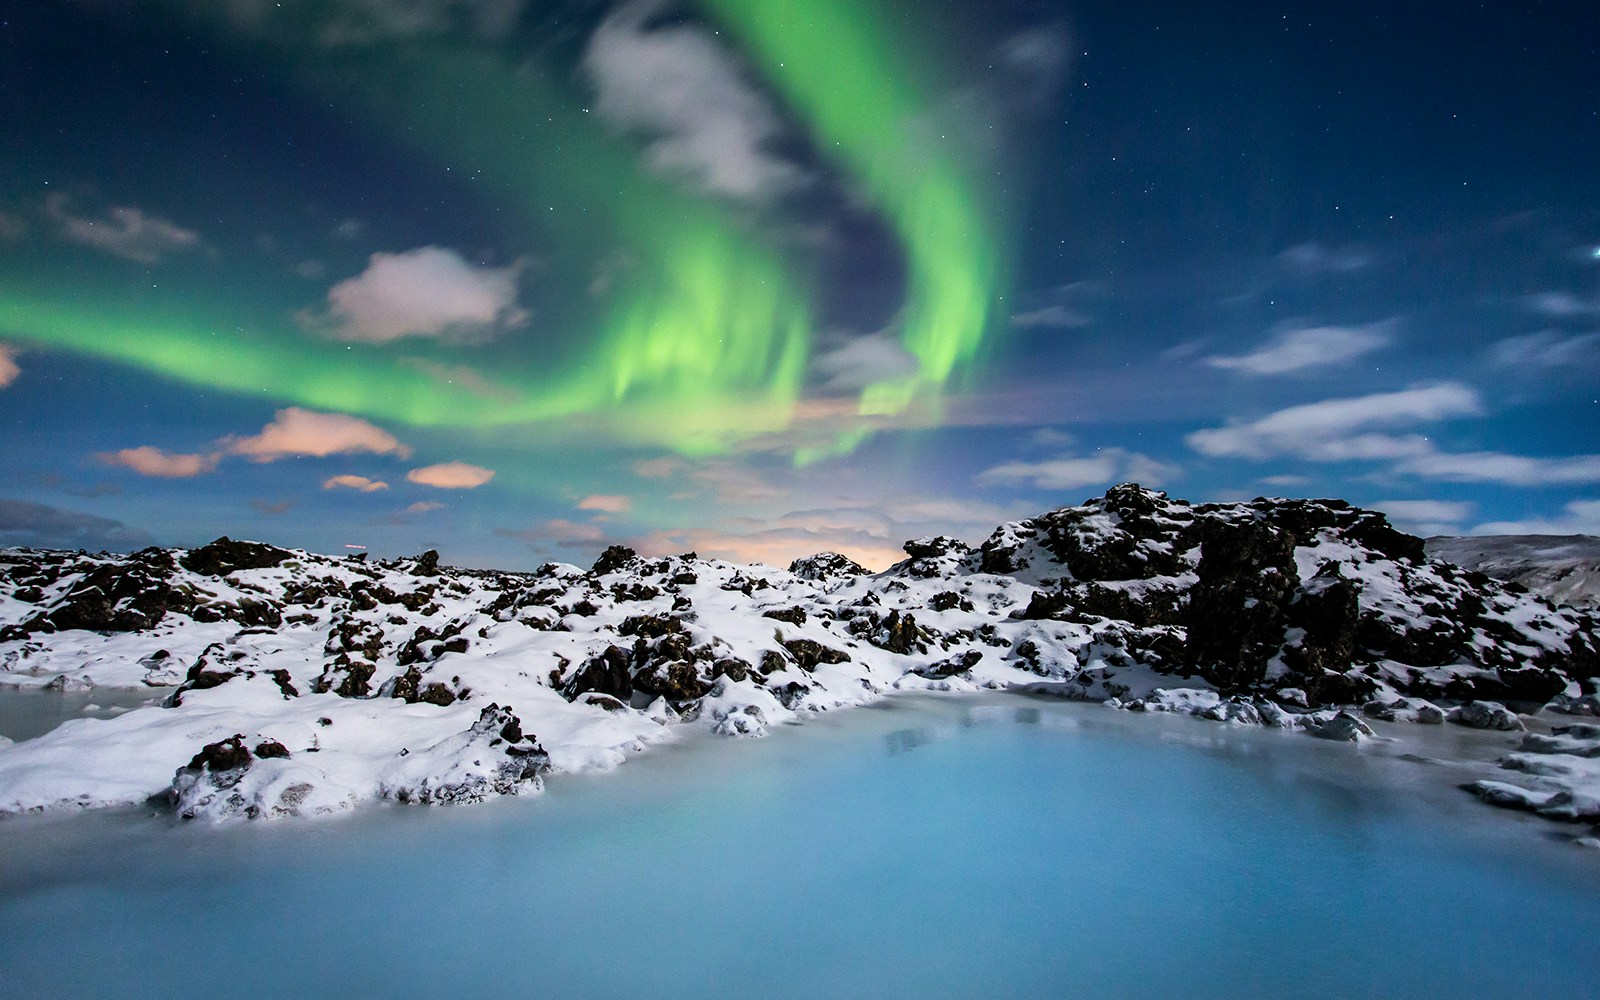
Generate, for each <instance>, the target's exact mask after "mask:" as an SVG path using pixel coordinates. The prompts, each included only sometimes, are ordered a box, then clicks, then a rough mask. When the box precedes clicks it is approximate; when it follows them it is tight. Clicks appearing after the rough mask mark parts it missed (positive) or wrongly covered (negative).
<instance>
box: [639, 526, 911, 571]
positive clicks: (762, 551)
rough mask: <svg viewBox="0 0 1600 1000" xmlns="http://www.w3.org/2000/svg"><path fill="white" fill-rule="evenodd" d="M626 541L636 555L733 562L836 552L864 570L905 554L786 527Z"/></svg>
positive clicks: (882, 544) (670, 533)
mask: <svg viewBox="0 0 1600 1000" xmlns="http://www.w3.org/2000/svg"><path fill="white" fill-rule="evenodd" d="M627 543H628V544H629V545H631V546H632V547H633V548H634V549H635V550H636V551H638V553H639V554H640V555H644V556H652V557H656V556H668V555H676V554H677V553H680V552H694V553H696V554H698V555H699V556H701V557H702V558H706V559H726V560H727V561H728V562H733V563H746V564H748V563H763V564H765V565H768V566H787V565H789V563H791V562H793V561H794V560H796V559H799V558H801V557H803V556H810V555H815V554H817V553H818V552H838V553H841V554H843V555H845V556H848V557H849V558H851V559H854V560H855V561H856V562H858V563H860V564H861V565H863V566H865V567H867V568H868V569H873V570H879V569H884V568H887V567H888V566H889V565H891V564H892V563H895V562H898V561H900V560H901V559H904V558H905V557H906V554H905V552H904V551H903V550H902V549H901V548H900V546H899V545H897V544H892V543H889V542H886V541H878V542H873V541H860V540H853V539H849V538H844V537H826V536H818V535H814V534H810V533H807V532H804V531H795V530H790V529H781V530H770V531H761V532H756V533H753V534H748V535H740V534H731V533H726V532H720V531H713V530H709V529H683V530H667V531H656V532H652V533H651V534H649V535H645V536H643V537H641V538H630V539H628V540H627Z"/></svg>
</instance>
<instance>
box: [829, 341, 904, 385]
mask: <svg viewBox="0 0 1600 1000" xmlns="http://www.w3.org/2000/svg"><path fill="white" fill-rule="evenodd" d="M811 370H812V371H813V372H815V373H816V374H817V376H818V377H819V378H821V379H822V385H821V388H822V390H823V391H824V392H857V391H859V390H861V389H865V388H866V387H867V386H869V385H872V384H874V383H876V382H883V381H887V380H889V379H895V378H900V377H903V376H906V375H914V374H916V372H917V359H916V358H915V357H914V356H913V355H912V354H911V353H910V352H908V351H907V350H906V349H905V348H903V347H901V346H900V344H899V342H898V341H897V340H896V339H895V338H894V337H893V336H891V335H890V334H888V333H874V334H870V335H868V336H865V337H852V338H851V339H850V340H848V341H846V342H844V343H843V344H841V345H840V346H838V347H836V348H834V349H832V350H829V351H822V352H819V353H818V354H817V355H816V357H815V358H813V359H812V362H811Z"/></svg>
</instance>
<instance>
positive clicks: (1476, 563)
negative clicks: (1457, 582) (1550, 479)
mask: <svg viewBox="0 0 1600 1000" xmlns="http://www.w3.org/2000/svg"><path fill="white" fill-rule="evenodd" d="M1427 547H1428V555H1429V556H1430V557H1432V558H1434V559H1442V560H1444V561H1445V562H1451V563H1455V564H1456V565H1457V566H1460V567H1462V568H1463V569H1475V570H1477V571H1478V572H1480V573H1482V574H1484V575H1485V576H1492V577H1494V578H1495V579H1496V580H1501V581H1504V582H1507V583H1520V584H1522V585H1523V586H1524V587H1527V588H1528V589H1529V590H1531V591H1533V592H1534V593H1536V594H1539V595H1541V596H1543V597H1548V598H1549V599H1550V600H1552V601H1555V602H1557V603H1559V604H1570V605H1572V606H1574V607H1579V608H1600V538H1596V537H1595V536H1593V535H1486V536H1483V537H1481V538H1452V537H1447V536H1439V537H1436V538H1430V539H1428V541H1427Z"/></svg>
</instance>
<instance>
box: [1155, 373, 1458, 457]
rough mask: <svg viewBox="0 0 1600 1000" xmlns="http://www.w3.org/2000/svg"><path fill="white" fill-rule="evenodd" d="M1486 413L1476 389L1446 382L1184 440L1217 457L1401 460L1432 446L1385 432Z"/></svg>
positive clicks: (1309, 408)
mask: <svg viewBox="0 0 1600 1000" xmlns="http://www.w3.org/2000/svg"><path fill="white" fill-rule="evenodd" d="M1482 412H1483V404H1482V402H1481V401H1480V400H1479V398H1478V394H1477V392H1476V391H1475V390H1473V389H1472V388H1470V387H1468V386H1466V385H1462V384H1460V383H1458V382H1445V383H1440V384H1437V385H1428V386H1419V387H1416V388H1412V389H1404V390H1401V391H1399V392H1385V393H1376V394H1373V395H1370V396H1357V397H1353V398H1349V399H1329V400H1324V401H1322V402H1319V403H1308V404H1306V405H1303V406H1292V407H1289V408H1288V409H1284V410H1279V411H1277V412H1276V413H1270V414H1268V415H1267V416H1265V417H1262V418H1260V419H1258V420H1253V421H1249V422H1241V423H1234V424H1230V425H1228V426H1226V427H1216V428H1208V429H1206V430H1199V431H1195V432H1194V433H1192V434H1189V435H1188V436H1187V437H1185V438H1184V440H1185V441H1186V442H1187V443H1188V444H1189V447H1191V448H1193V449H1194V450H1195V451H1197V452H1199V453H1201V454H1202V455H1209V456H1211V457H1214V458H1223V457H1236V458H1251V459H1257V460H1261V459H1268V458H1276V457H1280V456H1290V457H1295V458H1303V459H1306V460H1309V461H1313V462H1345V461H1352V460H1357V459H1368V460H1371V459H1399V458H1406V457H1412V456H1418V455H1425V454H1428V453H1430V452H1432V451H1433V445H1432V444H1431V443H1430V442H1429V441H1428V439H1427V438H1426V437H1423V436H1421V435H1405V436H1396V435H1393V434H1390V433H1385V432H1386V431H1387V430H1389V429H1394V428H1403V427H1409V426H1412V425H1415V424H1419V423H1427V422H1432V421H1438V420H1443V419H1446V418H1449V417H1462V416H1477V415H1480V414H1481V413H1482Z"/></svg>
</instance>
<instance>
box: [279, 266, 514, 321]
mask: <svg viewBox="0 0 1600 1000" xmlns="http://www.w3.org/2000/svg"><path fill="white" fill-rule="evenodd" d="M520 271H521V267H520V266H519V265H515V264H513V265H511V266H509V267H501V268H495V267H483V266H479V265H476V264H473V263H471V262H470V261H468V260H466V259H465V258H464V257H462V256H461V255H460V254H458V253H456V252H455V251H454V250H449V249H446V248H444V247H434V246H428V247H419V248H417V249H415V250H407V251H405V252H404V253H375V254H373V255H372V256H371V257H370V258H368V260H367V269H366V270H365V271H363V272H361V273H360V274H358V275H356V276H355V277H353V278H346V279H345V280H344V281H341V282H339V283H338V284H336V285H334V286H333V287H332V288H330V289H329V290H328V301H327V305H326V306H325V307H324V308H321V309H315V310H306V311H303V312H301V314H300V320H301V322H302V324H304V325H305V326H306V327H307V328H308V329H310V330H312V331H314V332H317V333H321V334H324V335H326V336H329V337H332V338H334V339H335V340H348V341H353V342H357V343H366V344H382V343H387V342H389V341H392V340H399V339H400V338H402V337H432V338H435V339H439V340H447V341H455V342H471V341H481V340H485V339H489V338H492V337H494V336H496V335H498V334H499V333H502V332H503V331H505V330H508V329H513V328H516V327H519V326H524V325H526V324H527V322H528V312H527V310H525V309H523V308H521V307H520V306H519V305H517V276H518V274H519V273H520Z"/></svg>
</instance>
